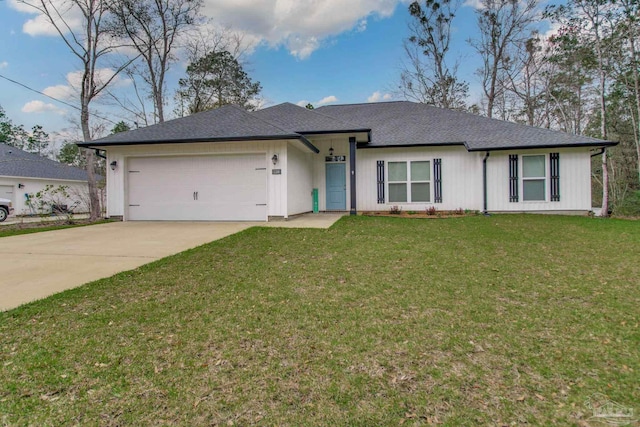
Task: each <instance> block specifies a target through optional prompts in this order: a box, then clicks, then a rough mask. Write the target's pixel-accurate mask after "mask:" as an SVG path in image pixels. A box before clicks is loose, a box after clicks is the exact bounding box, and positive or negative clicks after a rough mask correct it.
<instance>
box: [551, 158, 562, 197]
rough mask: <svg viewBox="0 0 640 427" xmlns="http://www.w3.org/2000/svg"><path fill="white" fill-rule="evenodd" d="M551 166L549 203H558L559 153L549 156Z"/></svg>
mask: <svg viewBox="0 0 640 427" xmlns="http://www.w3.org/2000/svg"><path fill="white" fill-rule="evenodd" d="M549 160H550V162H549V163H550V165H551V201H552V202H559V201H560V153H551V154H549Z"/></svg>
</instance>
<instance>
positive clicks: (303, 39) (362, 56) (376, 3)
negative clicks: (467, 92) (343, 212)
mask: <svg viewBox="0 0 640 427" xmlns="http://www.w3.org/2000/svg"><path fill="white" fill-rule="evenodd" d="M54 1H55V0H54ZM256 3H257V5H256ZM205 4H206V7H205V9H204V11H205V13H206V14H207V15H209V16H210V17H217V18H219V19H220V21H221V24H224V25H231V26H232V27H233V28H234V29H236V30H238V31H242V32H244V33H246V34H247V39H249V40H253V41H254V42H255V43H256V46H257V47H256V48H255V49H254V50H253V52H252V53H251V54H250V55H248V56H247V58H246V59H247V69H248V71H249V73H250V75H251V77H252V78H253V79H254V80H258V81H260V82H261V84H262V87H263V92H262V96H263V97H264V98H265V101H266V103H267V105H273V104H278V103H281V102H286V101H288V102H293V103H298V102H300V101H309V102H311V103H313V104H314V105H316V106H317V105H318V104H319V103H320V101H322V100H325V101H326V102H334V103H335V102H337V103H359V102H368V101H373V100H384V99H393V90H394V88H395V87H396V86H397V82H398V80H399V74H400V69H401V63H402V60H403V57H404V52H403V48H402V43H403V39H405V38H406V37H407V35H408V33H407V21H408V20H409V14H408V12H407V6H408V2H407V1H406V0H404V1H403V0H350V2H344V1H343V0H319V1H313V0H263V1H262V2H254V1H252V0H206V2H205ZM18 9H22V11H21V10H18ZM26 10H28V9H26V8H25V6H19V5H17V3H16V2H15V0H5V1H1V2H0V74H2V75H4V76H7V77H9V78H12V79H15V80H17V81H20V82H21V83H24V84H26V85H28V86H31V87H33V88H35V89H37V90H40V91H46V92H47V93H51V94H54V95H56V97H63V98H64V97H66V96H69V95H68V87H67V86H68V84H69V79H68V74H69V73H72V72H73V71H75V70H77V67H78V62H77V61H74V58H73V56H72V55H71V54H70V52H69V49H68V48H67V47H66V46H65V45H64V44H63V43H62V42H61V40H60V38H59V37H58V36H55V35H50V33H51V31H50V30H51V29H50V28H47V27H46V25H44V24H43V22H41V21H39V18H38V17H37V15H34V14H30V13H25V11H26ZM454 25H455V28H454V32H455V34H454V43H453V46H452V52H451V55H452V59H453V57H459V58H460V63H461V65H460V69H459V75H460V77H461V78H462V79H465V80H466V81H468V82H469V83H470V84H471V93H472V98H471V99H470V101H472V102H477V101H478V100H479V94H480V89H479V84H478V81H477V78H476V76H475V74H474V73H475V70H476V69H477V68H478V65H479V62H478V59H477V56H476V54H475V53H474V52H473V50H472V49H471V48H470V47H469V45H468V43H467V39H469V38H472V37H474V35H475V16H474V9H473V7H471V6H462V7H461V8H460V10H459V11H458V15H457V17H456V20H455V22H454ZM184 66H185V65H184V64H174V65H173V68H172V70H171V72H170V75H169V85H168V91H169V93H170V94H172V93H173V91H174V89H175V85H176V82H177V79H178V78H180V77H181V76H182V74H183V73H184ZM71 80H73V78H71ZM119 84H120V86H121V88H120V90H123V91H126V90H127V87H126V86H127V85H126V81H121V82H120V83H119ZM376 93H377V96H376V95H375V94H376ZM385 95H386V97H385ZM72 99H73V98H71V97H69V98H67V100H69V101H70V102H72V103H73V101H72ZM0 105H2V107H3V108H4V109H5V110H6V112H7V113H8V115H9V117H10V118H11V119H12V120H13V122H14V123H17V124H24V125H25V127H27V128H30V127H31V126H33V125H34V124H42V125H43V126H44V127H45V130H47V131H48V132H50V133H57V132H59V133H60V134H61V135H63V136H64V135H67V134H69V133H72V132H71V129H73V127H74V125H73V121H77V119H76V117H77V116H78V114H77V113H76V112H75V111H74V110H72V109H71V108H69V107H67V106H65V105H62V104H59V103H56V102H55V101H52V100H50V99H48V98H46V97H44V96H41V95H38V94H35V93H33V92H29V91H27V90H26V89H24V88H22V87H19V86H17V85H14V84H12V83H9V82H7V81H5V80H3V79H0ZM96 107H97V109H98V110H99V112H100V113H102V114H103V115H107V116H108V117H110V118H112V119H114V120H115V121H118V120H120V119H122V118H126V116H125V115H124V114H123V113H122V112H120V111H118V110H117V109H114V108H113V107H107V106H104V105H100V106H98V105H96ZM169 110H172V108H169Z"/></svg>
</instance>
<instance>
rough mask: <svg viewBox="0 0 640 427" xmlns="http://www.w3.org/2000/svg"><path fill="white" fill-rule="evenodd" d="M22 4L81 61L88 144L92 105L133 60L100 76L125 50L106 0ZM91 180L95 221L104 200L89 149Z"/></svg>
mask: <svg viewBox="0 0 640 427" xmlns="http://www.w3.org/2000/svg"><path fill="white" fill-rule="evenodd" d="M17 1H18V2H19V3H22V4H25V5H28V6H30V7H33V8H34V9H35V10H37V11H38V12H39V13H41V14H42V15H43V16H44V17H45V18H46V20H47V21H48V22H49V23H50V24H51V25H52V26H53V28H55V30H56V31H57V33H58V35H60V38H61V39H62V41H63V42H64V43H65V44H66V45H67V47H68V48H69V49H70V51H71V53H72V54H73V55H74V56H75V57H76V58H77V59H79V60H80V64H81V72H82V77H81V83H80V94H79V101H80V127H81V129H82V137H83V139H84V141H85V142H89V141H91V139H92V134H91V127H90V123H89V121H90V116H91V112H90V109H89V106H90V104H91V102H92V101H93V100H95V99H96V97H98V96H99V95H100V94H101V93H102V92H103V91H104V90H105V89H106V88H107V86H109V84H110V83H111V82H112V81H113V80H114V79H115V78H116V76H117V75H118V74H119V73H120V72H121V71H122V70H124V69H125V68H126V67H127V66H128V65H129V64H130V63H131V62H132V61H133V60H132V59H128V60H124V59H123V60H122V61H120V65H116V66H115V68H114V70H113V73H112V74H111V75H110V76H106V77H104V78H103V76H100V74H99V71H98V70H99V66H100V65H103V64H104V65H107V64H106V60H107V57H113V56H114V55H113V54H116V53H117V50H118V49H119V48H120V47H122V46H119V45H117V44H116V43H114V40H113V39H112V38H111V37H110V36H109V34H108V32H107V28H106V26H105V22H106V21H105V19H106V18H107V16H108V13H109V11H108V8H107V6H106V3H105V2H104V1H102V0H61V1H56V0H17ZM74 16H79V17H80V18H81V21H80V24H79V25H74V24H76V23H75V22H74V21H73V18H72V17H74ZM85 157H86V170H87V179H88V183H89V199H90V209H91V212H90V213H91V220H96V219H98V217H99V216H100V200H99V196H98V188H97V185H96V175H95V167H94V153H93V150H90V149H87V150H85Z"/></svg>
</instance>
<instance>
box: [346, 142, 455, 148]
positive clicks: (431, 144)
mask: <svg viewBox="0 0 640 427" xmlns="http://www.w3.org/2000/svg"><path fill="white" fill-rule="evenodd" d="M461 145H462V146H464V145H465V143H464V142H440V143H438V142H428V143H418V144H384V145H382V144H367V145H358V149H361V148H411V147H454V146H461Z"/></svg>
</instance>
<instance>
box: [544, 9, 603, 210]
mask: <svg viewBox="0 0 640 427" xmlns="http://www.w3.org/2000/svg"><path fill="white" fill-rule="evenodd" d="M614 7H615V6H614V5H613V2H612V1H611V0H569V1H568V2H567V4H565V5H561V6H551V7H549V8H547V11H546V14H547V15H548V16H550V17H552V18H554V19H555V20H556V21H557V22H560V23H561V24H562V25H563V26H564V27H568V28H572V29H578V31H579V33H580V37H581V39H582V40H581V41H582V43H583V44H584V45H588V46H590V47H591V48H592V49H593V52H594V56H595V59H596V70H597V75H598V106H599V110H600V111H599V112H600V137H601V138H602V139H607V104H606V96H607V79H608V77H609V75H608V74H609V63H608V62H609V59H608V58H609V55H608V51H609V49H610V48H611V46H610V45H608V43H607V40H611V38H610V36H611V34H612V33H613V30H614V25H613V23H612V17H613V13H612V12H613V8H614ZM607 166H608V165H607V149H606V148H604V151H603V153H602V215H603V216H608V215H609V172H608V167H607Z"/></svg>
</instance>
